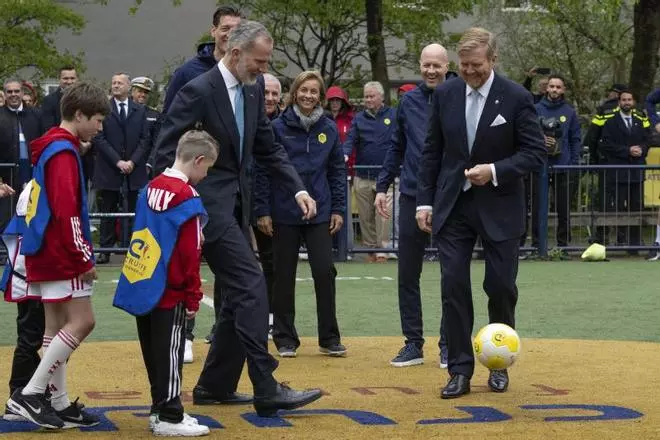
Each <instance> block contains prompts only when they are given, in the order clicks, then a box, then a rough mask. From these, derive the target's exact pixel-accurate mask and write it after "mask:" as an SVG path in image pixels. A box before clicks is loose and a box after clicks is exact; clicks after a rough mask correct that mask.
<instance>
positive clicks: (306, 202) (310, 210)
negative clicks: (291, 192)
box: [296, 192, 316, 220]
mask: <svg viewBox="0 0 660 440" xmlns="http://www.w3.org/2000/svg"><path fill="white" fill-rule="evenodd" d="M296 202H297V203H298V206H299V207H300V210H301V211H302V212H303V220H311V219H313V218H314V217H316V202H315V201H314V199H313V198H311V197H310V196H309V194H307V192H303V193H300V194H298V196H297V197H296Z"/></svg>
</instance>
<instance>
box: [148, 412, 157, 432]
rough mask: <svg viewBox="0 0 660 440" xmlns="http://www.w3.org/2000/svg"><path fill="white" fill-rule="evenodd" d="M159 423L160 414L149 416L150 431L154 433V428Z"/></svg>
mask: <svg viewBox="0 0 660 440" xmlns="http://www.w3.org/2000/svg"><path fill="white" fill-rule="evenodd" d="M157 423H158V414H156V413H151V414H149V431H151V432H154V428H155V427H156V424H157Z"/></svg>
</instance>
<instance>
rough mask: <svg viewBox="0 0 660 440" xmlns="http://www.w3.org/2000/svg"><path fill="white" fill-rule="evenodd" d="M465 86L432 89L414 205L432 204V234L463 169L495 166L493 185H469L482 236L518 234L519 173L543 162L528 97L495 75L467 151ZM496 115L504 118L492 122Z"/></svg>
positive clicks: (521, 221)
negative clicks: (494, 182) (483, 233)
mask: <svg viewBox="0 0 660 440" xmlns="http://www.w3.org/2000/svg"><path fill="white" fill-rule="evenodd" d="M465 92H466V84H465V82H464V81H463V80H462V79H461V78H456V79H452V80H450V81H447V82H445V83H444V84H442V85H440V86H439V87H438V88H437V89H436V90H435V91H434V92H433V100H432V104H431V109H432V112H431V117H430V119H429V127H428V135H427V139H426V144H425V146H424V151H423V153H422V160H421V164H420V177H419V183H418V192H417V205H418V206H421V205H431V206H433V233H434V234H437V233H438V232H439V231H440V230H441V229H442V227H443V225H444V224H445V221H446V220H447V217H448V216H449V214H450V213H451V211H452V209H453V208H454V205H455V204H456V200H457V199H458V197H459V195H460V193H461V191H463V185H464V184H465V170H466V169H469V168H472V167H473V166H475V165H477V164H489V163H493V164H494V165H495V172H496V175H497V182H498V186H494V185H493V183H492V182H490V183H487V184H486V185H484V186H473V187H472V191H474V200H475V202H476V203H477V205H478V209H477V210H478V212H479V216H480V219H481V222H482V224H483V225H484V229H485V232H486V234H487V235H488V237H487V238H489V239H491V240H493V241H502V240H508V239H513V238H516V237H520V236H521V235H522V233H523V231H524V228H525V215H526V209H525V202H524V193H525V191H524V185H523V177H524V176H525V175H527V174H528V173H529V172H530V171H535V170H538V169H540V167H541V165H542V164H544V161H545V160H546V148H545V146H544V141H543V135H542V133H541V127H540V125H539V122H538V115H537V113H536V109H535V108H534V102H533V100H532V95H531V94H530V93H529V92H528V91H527V90H525V89H524V88H523V87H522V86H521V85H519V84H516V83H514V82H513V81H510V80H508V79H505V78H503V77H501V76H499V75H495V78H494V80H493V84H492V86H491V89H490V92H489V94H488V98H487V100H486V103H485V106H484V110H483V112H482V114H481V119H480V120H479V125H478V127H477V133H476V136H475V140H474V144H473V147H472V152H471V153H470V151H469V148H468V142H467V129H466V126H465V98H466V96H465V95H466V93H465ZM498 115H500V116H502V118H504V120H505V121H506V122H504V123H502V124H499V125H496V126H492V124H493V122H494V120H495V119H496V118H497V116H498Z"/></svg>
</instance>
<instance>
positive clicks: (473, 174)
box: [465, 164, 493, 186]
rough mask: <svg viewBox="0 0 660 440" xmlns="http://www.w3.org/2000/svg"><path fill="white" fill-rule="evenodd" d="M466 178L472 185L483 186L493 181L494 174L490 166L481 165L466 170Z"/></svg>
mask: <svg viewBox="0 0 660 440" xmlns="http://www.w3.org/2000/svg"><path fill="white" fill-rule="evenodd" d="M465 177H466V178H467V179H468V180H469V181H470V183H471V184H472V185H477V186H483V185H485V184H487V183H488V182H490V181H491V180H492V179H493V173H492V171H491V169H490V165H488V164H479V165H476V166H475V167H474V168H470V169H469V170H465Z"/></svg>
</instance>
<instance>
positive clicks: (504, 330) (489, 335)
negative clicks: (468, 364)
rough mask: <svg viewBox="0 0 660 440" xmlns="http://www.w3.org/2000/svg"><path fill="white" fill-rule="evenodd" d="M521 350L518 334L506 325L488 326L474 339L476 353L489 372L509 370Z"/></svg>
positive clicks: (495, 324)
mask: <svg viewBox="0 0 660 440" xmlns="http://www.w3.org/2000/svg"><path fill="white" fill-rule="evenodd" d="M520 349H521V345H520V337H518V333H516V331H515V330H514V329H512V328H511V327H509V326H508V325H506V324H499V323H493V324H488V325H487V326H485V327H483V328H482V329H481V330H479V333H477V336H476V337H475V338H474V353H475V355H476V357H477V359H478V360H479V362H481V364H482V365H483V366H484V367H486V368H488V369H489V370H503V369H505V368H509V367H510V366H511V365H513V363H514V362H515V361H516V358H517V357H518V355H519V354H520Z"/></svg>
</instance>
